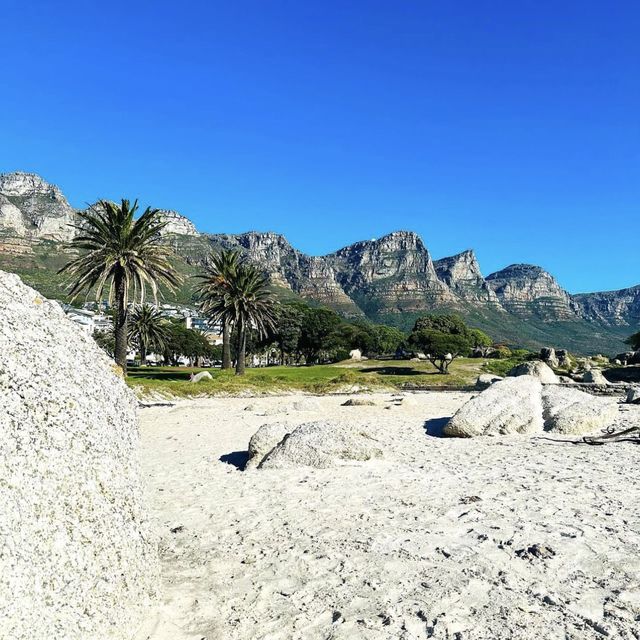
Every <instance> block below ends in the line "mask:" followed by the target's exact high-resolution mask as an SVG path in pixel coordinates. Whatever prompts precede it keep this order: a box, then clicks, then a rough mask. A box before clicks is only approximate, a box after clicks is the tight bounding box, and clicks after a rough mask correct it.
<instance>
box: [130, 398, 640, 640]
mask: <svg viewBox="0 0 640 640" xmlns="http://www.w3.org/2000/svg"><path fill="white" fill-rule="evenodd" d="M371 397H373V398H375V400H376V402H377V403H378V406H375V407H341V406H339V405H340V403H341V402H343V401H344V400H345V398H344V397H338V396H328V397H323V398H318V399H317V403H318V407H319V408H317V409H316V410H315V411H293V410H291V411H289V412H288V413H286V411H287V409H288V408H291V407H292V406H293V404H294V402H295V401H296V398H295V397H291V396H290V397H279V398H264V399H237V398H236V399H211V400H197V401H192V402H185V403H181V404H180V405H177V406H176V407H174V408H150V409H143V410H142V411H141V420H142V444H143V465H144V471H145V475H146V481H147V483H148V489H149V493H150V500H151V505H152V509H153V512H154V516H155V518H156V525H157V532H158V535H159V537H160V539H161V542H160V545H161V557H162V568H163V575H164V578H163V580H164V584H163V591H164V602H163V603H162V606H161V608H160V611H159V618H158V621H159V622H158V624H157V626H156V627H155V629H153V630H152V629H149V630H148V633H147V635H145V637H147V636H150V637H152V638H153V639H154V640H179V639H183V638H184V639H186V638H194V639H195V638H199V639H201V638H206V639H207V640H235V639H238V640H250V639H258V638H260V639H265V640H266V639H268V640H293V639H298V638H300V639H314V640H315V639H338V638H339V639H347V638H348V639H359V638H367V639H383V638H384V639H392V638H393V639H396V638H400V639H405V640H410V639H414V638H442V639H445V638H451V639H454V640H467V639H472V638H473V639H480V638H483V639H497V638H518V639H527V638H531V639H533V638H535V639H536V640H542V639H553V638H562V639H574V638H603V637H607V636H608V637H610V638H636V639H637V638H640V513H639V509H640V478H639V476H640V446H638V445H637V444H632V443H618V444H611V445H607V446H603V447H590V446H587V445H573V444H570V443H566V442H562V441H560V440H557V439H556V440H554V439H551V438H545V437H538V438H536V437H534V438H531V437H526V436H510V437H504V438H476V439H472V440H455V439H442V438H437V437H433V436H430V435H428V434H427V431H426V430H425V422H426V421H431V422H428V423H427V425H428V430H429V431H430V432H433V431H437V430H438V428H439V427H441V426H442V420H438V419H440V418H443V417H445V416H450V415H451V414H452V413H453V412H454V411H455V409H456V408H457V407H459V406H460V405H461V404H462V402H464V400H466V399H467V398H468V395H467V394H463V393H444V392H440V393H435V392H434V393H423V394H415V395H409V396H406V398H407V399H406V400H405V402H404V403H403V404H402V405H401V406H391V408H390V409H385V407H386V406H389V405H390V402H389V400H390V398H391V395H390V394H377V395H375V396H371ZM248 405H252V406H253V407H254V409H253V410H251V411H245V410H244V409H245V407H247V406H248ZM258 413H262V414H267V415H261V416H260V415H257V414H258ZM623 416H624V419H625V420H627V421H628V420H634V421H637V420H640V407H633V408H630V409H629V410H628V411H626V412H625V413H624V414H623ZM318 419H327V420H329V419H330V420H334V421H335V420H347V421H353V422H360V423H361V424H363V425H366V426H367V430H368V432H369V433H372V434H373V435H374V436H375V437H376V438H378V439H379V441H380V444H381V447H382V449H383V451H384V457H383V459H381V460H372V461H369V462H366V463H360V464H356V465H353V466H344V467H340V468H338V469H322V470H317V469H309V468H298V469H292V470H252V471H248V472H241V471H238V470H237V469H236V468H235V467H234V466H232V465H231V464H227V463H225V462H221V461H220V458H221V456H225V455H228V454H232V453H233V452H238V451H243V450H245V449H246V446H247V442H248V440H249V438H250V436H251V435H252V434H253V433H254V432H255V431H256V429H257V428H258V427H259V426H260V425H262V424H265V423H268V422H275V421H283V420H286V421H288V422H290V423H291V424H300V423H302V422H308V421H311V420H318ZM478 498H479V499H478ZM178 527H181V528H180V529H178V530H176V531H175V532H174V533H172V532H171V529H175V528H178ZM534 544H538V545H541V546H542V547H546V548H548V549H551V550H552V552H553V553H554V554H555V555H550V556H549V557H546V558H545V557H536V556H534V555H531V554H528V556H527V554H526V553H524V552H522V551H521V550H525V549H527V548H529V547H530V546H532V545H534ZM543 554H544V551H543ZM520 555H522V556H523V557H520Z"/></svg>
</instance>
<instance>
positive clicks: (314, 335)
mask: <svg viewBox="0 0 640 640" xmlns="http://www.w3.org/2000/svg"><path fill="white" fill-rule="evenodd" d="M341 324H342V320H341V319H340V316H338V314H337V313H335V311H331V310H330V309H324V308H322V307H307V308H306V309H305V311H304V316H303V319H302V333H301V335H300V340H299V343H298V345H299V349H300V352H301V353H302V354H303V355H304V357H305V359H306V361H307V363H309V364H311V363H315V362H318V361H319V360H320V359H321V358H322V356H323V353H324V354H325V355H326V354H327V351H329V350H332V349H335V341H334V340H333V338H334V337H335V336H334V333H335V331H336V330H337V329H338V327H339V326H340V325H341ZM330 341H331V343H330Z"/></svg>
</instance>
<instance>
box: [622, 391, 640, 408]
mask: <svg viewBox="0 0 640 640" xmlns="http://www.w3.org/2000/svg"><path fill="white" fill-rule="evenodd" d="M625 402H627V403H628V404H640V387H630V388H629V389H628V390H627V397H626V398H625Z"/></svg>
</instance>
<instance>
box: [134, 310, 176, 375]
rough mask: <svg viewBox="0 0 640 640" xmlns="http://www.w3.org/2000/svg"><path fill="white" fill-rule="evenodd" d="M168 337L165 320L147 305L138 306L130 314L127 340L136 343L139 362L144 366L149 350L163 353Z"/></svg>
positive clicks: (158, 312)
mask: <svg viewBox="0 0 640 640" xmlns="http://www.w3.org/2000/svg"><path fill="white" fill-rule="evenodd" d="M168 337H169V330H168V328H167V320H166V318H164V317H163V316H162V313H160V311H158V309H155V308H154V307H152V306H151V305H149V304H141V305H138V306H137V307H136V308H135V309H134V311H133V313H132V314H131V322H130V323H129V340H130V341H132V342H135V343H137V345H138V348H139V349H140V362H141V363H142V364H145V363H146V361H147V354H148V353H149V351H150V350H151V349H153V350H154V351H156V353H157V352H161V351H164V348H165V343H166V341H167V339H168Z"/></svg>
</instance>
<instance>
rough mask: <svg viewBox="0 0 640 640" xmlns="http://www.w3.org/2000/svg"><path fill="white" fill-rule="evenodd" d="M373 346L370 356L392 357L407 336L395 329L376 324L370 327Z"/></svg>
mask: <svg viewBox="0 0 640 640" xmlns="http://www.w3.org/2000/svg"><path fill="white" fill-rule="evenodd" d="M372 334H373V344H372V347H371V352H370V355H393V354H395V353H396V352H397V351H398V349H400V348H401V347H402V346H403V345H404V343H405V342H406V340H407V336H406V335H405V334H404V333H403V332H402V331H400V329H397V328H396V327H388V326H387V325H384V324H377V325H374V326H373V327H372Z"/></svg>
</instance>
